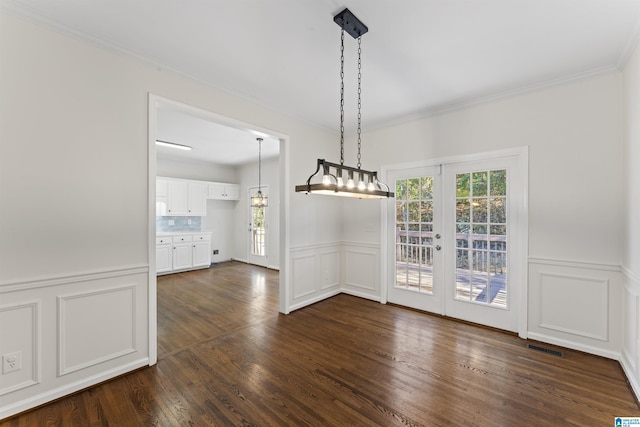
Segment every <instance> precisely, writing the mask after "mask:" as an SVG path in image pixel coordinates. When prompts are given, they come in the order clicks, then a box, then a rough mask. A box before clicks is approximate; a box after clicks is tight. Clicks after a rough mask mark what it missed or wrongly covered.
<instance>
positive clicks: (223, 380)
mask: <svg viewBox="0 0 640 427" xmlns="http://www.w3.org/2000/svg"><path fill="white" fill-rule="evenodd" d="M277 298H278V273H277V272H274V271H270V270H266V269H263V268H260V267H255V266H248V265H244V264H241V263H235V262H232V263H225V264H221V265H219V266H217V267H215V268H211V269H208V270H200V271H194V272H188V273H182V274H173V275H168V276H162V277H159V278H158V305H159V309H158V328H159V342H158V350H159V362H158V364H157V365H156V366H153V367H149V368H145V369H141V370H138V371H136V372H133V373H130V374H128V375H125V376H122V377H120V378H117V379H114V380H112V381H109V382H106V383H104V384H101V385H98V386H95V387H92V388H90V389H87V390H85V391H83V392H80V393H77V394H75V395H72V396H69V397H66V398H64V399H61V400H59V401H56V402H54V403H51V404H49V405H46V406H43V407H41V408H38V409H35V410H33V411H30V412H27V413H25V414H22V415H20V416H18V417H15V418H12V419H9V420H5V421H4V422H0V426H2V427H6V426H137V425H157V426H212V425H220V426H235V425H243V426H251V425H254V426H305V425H309V426H347V425H355V426H375V425H379V426H394V425H408V426H461V425H465V426H492V427H495V426H510V427H514V426H560V425H562V426H565V425H576V426H612V425H613V419H614V416H638V415H640V409H639V408H638V405H637V404H636V402H635V400H634V397H633V395H632V393H631V391H630V388H629V386H628V384H627V383H626V382H625V378H624V375H623V373H622V370H621V368H620V366H619V364H618V363H617V362H615V361H612V360H608V359H603V358H599V357H595V356H590V355H586V354H583V353H579V352H574V351H571V350H566V349H562V350H563V351H564V353H565V357H563V358H560V357H556V356H552V355H549V354H546V353H542V352H537V351H534V350H530V349H527V348H526V341H523V340H521V339H519V338H517V337H516V336H513V335H510V334H505V333H501V332H497V331H494V330H489V329H485V328H481V327H477V326H473V325H469V324H465V323H460V322H455V321H451V320H447V319H443V318H440V317H437V316H430V315H427V314H424V313H420V312H417V311H412V310H408V309H403V308H401V307H396V306H392V305H382V304H379V303H376V302H372V301H367V300H364V299H360V298H356V297H352V296H347V295H338V296H336V297H333V298H331V299H329V300H326V301H322V302H319V303H317V304H314V305H312V306H310V307H306V308H304V309H301V310H298V311H296V312H294V313H292V314H290V315H288V316H284V315H279V314H278V313H277ZM545 346H546V345H545ZM546 347H549V348H553V347H551V346H546Z"/></svg>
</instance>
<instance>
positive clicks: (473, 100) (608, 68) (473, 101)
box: [367, 50, 633, 131]
mask: <svg viewBox="0 0 640 427" xmlns="http://www.w3.org/2000/svg"><path fill="white" fill-rule="evenodd" d="M632 52H633V50H630V52H629V53H627V55H629V57H630V54H631V53H632ZM622 59H624V56H621V59H620V60H618V62H617V63H616V64H611V65H605V66H603V67H598V68H592V69H590V70H586V71H582V72H579V73H575V74H569V75H567V76H563V77H558V78H555V79H551V80H546V81H543V82H539V83H534V84H531V85H525V86H520V87H516V88H513V89H507V90H504V91H502V92H497V93H493V94H488V95H486V96H479V97H469V98H466V99H462V100H459V101H457V102H452V103H449V104H443V105H437V106H435V107H432V108H428V109H425V110H422V111H418V112H416V113H414V114H410V115H406V116H400V117H396V118H394V119H389V120H381V121H379V122H377V123H376V124H375V125H369V126H368V127H367V129H368V130H369V131H375V130H379V129H384V128H388V127H392V126H398V125H401V124H404V123H410V122H413V121H418V120H424V119H427V118H430V117H435V116H440V115H443V114H446V113H452V112H455V111H460V110H464V109H467V108H471V107H477V106H480V105H486V104H491V103H493V102H497V101H502V100H504V99H509V98H513V97H516V96H520V95H526V94H529V93H535V92H539V91H542V90H544V89H548V88H554V87H558V86H563V85H567V84H571V83H575V82H579V81H581V80H587V79H590V78H593V77H598V76H603V75H606V74H612V73H617V72H619V70H620V66H621V65H624V64H625V63H626V60H628V58H626V59H625V62H623V61H622Z"/></svg>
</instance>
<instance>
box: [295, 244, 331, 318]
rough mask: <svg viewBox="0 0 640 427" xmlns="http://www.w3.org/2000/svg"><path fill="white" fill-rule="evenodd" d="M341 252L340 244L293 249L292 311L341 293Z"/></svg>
mask: <svg viewBox="0 0 640 427" xmlns="http://www.w3.org/2000/svg"><path fill="white" fill-rule="evenodd" d="M340 255H341V248H340V245H339V244H323V245H317V246H305V247H301V248H292V249H291V250H290V257H291V258H290V259H291V261H290V265H291V286H292V288H293V289H292V291H291V296H292V301H291V307H290V308H291V310H292V311H293V310H297V309H299V308H302V307H305V306H307V305H309V304H313V303H315V302H318V301H321V300H323V299H325V298H328V297H330V296H332V295H336V294H338V293H340V281H339V277H340V274H339V272H340Z"/></svg>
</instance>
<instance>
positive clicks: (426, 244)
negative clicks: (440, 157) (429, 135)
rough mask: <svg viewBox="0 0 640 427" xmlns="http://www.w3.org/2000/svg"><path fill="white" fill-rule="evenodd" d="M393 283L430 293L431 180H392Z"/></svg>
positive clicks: (431, 288) (431, 178)
mask: <svg viewBox="0 0 640 427" xmlns="http://www.w3.org/2000/svg"><path fill="white" fill-rule="evenodd" d="M395 203H396V283H395V286H396V287H398V288H403V289H410V290H415V291H418V292H425V293H432V292H433V250H434V249H433V236H432V234H433V177H430V176H425V177H415V178H408V179H400V180H396V202H395Z"/></svg>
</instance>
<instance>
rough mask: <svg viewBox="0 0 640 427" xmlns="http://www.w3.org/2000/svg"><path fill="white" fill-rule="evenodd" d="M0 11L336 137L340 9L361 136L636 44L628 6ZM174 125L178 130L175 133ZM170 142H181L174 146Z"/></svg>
mask: <svg viewBox="0 0 640 427" xmlns="http://www.w3.org/2000/svg"><path fill="white" fill-rule="evenodd" d="M0 4H1V5H2V6H3V8H4V9H5V10H8V11H9V12H15V13H18V14H21V15H23V16H27V17H28V18H30V19H35V20H37V21H39V22H42V23H45V24H47V25H49V26H52V27H54V28H56V29H58V30H61V31H64V32H66V33H70V34H72V35H74V36H77V37H82V38H86V39H89V40H91V41H93V42H96V43H99V44H102V45H106V46H108V47H110V48H114V49H117V50H119V51H122V52H125V53H128V54H131V55H133V56H135V57H136V58H138V59H143V60H145V61H147V62H150V63H152V64H154V65H156V66H157V67H159V68H161V69H164V70H169V71H173V72H177V73H179V74H181V75H183V76H186V77H189V78H192V79H195V80H197V81H199V82H201V83H204V84H206V85H210V86H212V87H215V88H218V89H221V90H223V91H225V92H227V93H231V94H233V95H236V96H239V97H242V98H244V99H247V100H250V101H252V102H254V103H257V104H260V105H262V106H264V107H266V108H269V109H272V110H276V111H278V112H280V113H283V114H286V115H288V116H291V117H293V118H296V119H298V120H303V121H305V122H308V123H312V124H315V125H318V126H322V127H326V128H331V129H336V130H337V129H338V124H339V110H338V108H339V66H340V64H339V59H340V52H339V43H340V28H339V27H338V26H337V25H336V24H335V23H334V22H333V16H334V15H335V14H336V13H337V12H339V11H341V10H342V9H343V8H344V7H345V6H346V7H348V8H349V9H350V10H351V11H352V12H353V13H354V14H355V15H356V16H357V17H358V18H359V19H360V20H362V21H363V22H364V23H365V24H366V25H367V26H368V27H369V32H368V33H367V34H365V35H364V36H363V37H362V123H363V129H364V130H365V131H366V130H367V128H376V127H381V126H385V125H389V124H392V123H396V122H399V121H404V120H408V119H412V118H416V117H421V116H425V115H429V114H434V113H437V112H442V111H447V110H451V109H456V108H461V107H464V106H467V105H472V104H475V103H478V102H484V101H486V100H490V99H495V98H499V97H503V96H508V95H512V94H516V93H521V92H524V91H528V90H532V89H537V88H541V87H545V86H548V85H553V84H558V83H562V82H566V81H571V80H573V79H577V78H582V77H588V76H592V75H597V74H601V73H606V72H612V71H615V70H620V69H621V68H622V67H623V66H624V64H625V62H626V60H627V58H628V56H629V54H630V52H631V51H632V49H633V48H634V47H635V44H636V42H637V39H638V36H639V34H640V31H639V23H640V1H638V0H349V1H347V2H342V1H340V2H339V1H335V0H271V1H265V0H209V1H207V0H180V1H175V0H94V1H87V0H55V1H51V0H0ZM356 46H357V44H356V42H355V40H353V39H352V38H351V37H350V36H348V35H347V36H346V39H345V61H346V65H345V109H346V114H345V131H346V132H347V133H353V132H354V131H355V129H354V127H355V120H356V119H355V117H356V97H357V92H356V75H357V66H356V63H357V59H356V58H357V57H356V50H357V47H356ZM180 120H183V121H184V122H185V123H187V122H189V120H188V119H187V118H184V117H182V118H178V119H176V121H180ZM175 131H176V132H178V131H179V129H176V130H175ZM194 133H195V131H194ZM182 136H184V137H185V138H187V139H189V138H191V137H190V136H187V135H179V134H175V137H176V138H179V137H180V138H182ZM224 138H229V139H231V138H232V137H231V136H230V134H228V135H225V136H224ZM254 138H255V135H252V136H251V139H254ZM183 143H187V141H183ZM254 148H255V147H254ZM254 151H255V150H254ZM219 152H220V151H219V150H218V153H219Z"/></svg>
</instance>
